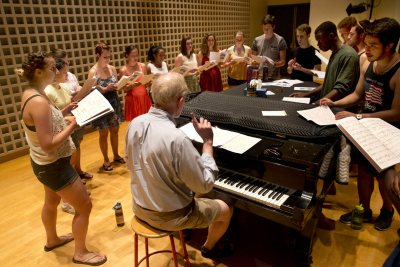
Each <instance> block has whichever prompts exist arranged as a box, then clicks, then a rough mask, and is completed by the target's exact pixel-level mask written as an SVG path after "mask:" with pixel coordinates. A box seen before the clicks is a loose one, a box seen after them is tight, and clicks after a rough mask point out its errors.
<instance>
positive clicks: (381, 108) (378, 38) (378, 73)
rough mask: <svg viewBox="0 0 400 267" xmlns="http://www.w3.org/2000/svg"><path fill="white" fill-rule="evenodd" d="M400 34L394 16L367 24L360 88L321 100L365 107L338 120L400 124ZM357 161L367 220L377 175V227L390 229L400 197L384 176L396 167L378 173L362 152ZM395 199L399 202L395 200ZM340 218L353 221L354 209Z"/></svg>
mask: <svg viewBox="0 0 400 267" xmlns="http://www.w3.org/2000/svg"><path fill="white" fill-rule="evenodd" d="M399 35H400V25H399V23H398V22H397V21H396V20H394V19H391V18H382V19H378V20H375V21H374V22H373V23H372V24H371V25H369V26H368V27H367V29H366V35H365V39H364V42H365V54H366V56H367V59H368V61H367V62H365V64H364V65H363V66H362V70H361V74H360V79H359V81H358V84H357V87H356V90H355V91H354V92H353V93H352V94H350V95H348V96H347V97H345V98H343V99H341V100H338V101H335V102H333V101H332V100H330V99H327V98H325V99H322V100H321V104H322V105H329V106H334V107H348V106H351V105H354V104H356V103H358V102H360V101H365V104H364V108H363V110H362V113H360V114H354V113H351V112H348V111H342V112H338V113H337V114H336V119H341V118H345V117H349V116H354V117H357V118H358V119H361V118H381V119H383V120H385V121H387V122H389V123H391V124H393V125H395V126H396V127H398V126H399V125H400V124H399V123H400V69H399V68H400V54H399V53H397V52H396V47H397V44H398V41H399ZM355 160H356V161H357V163H358V164H359V171H358V179H357V187H358V193H359V201H360V203H361V204H362V205H363V207H364V222H369V221H371V220H372V210H371V208H370V200H371V195H372V192H373V190H374V180H373V178H374V177H377V178H378V184H379V191H380V193H381V196H382V200H383V205H382V208H381V211H380V215H379V216H378V218H377V219H376V221H375V229H377V230H380V231H383V230H386V229H388V228H389V227H390V225H391V223H392V218H393V213H394V210H393V208H392V202H394V203H396V202H399V201H398V199H399V197H400V196H399V195H398V194H397V195H395V194H390V193H388V191H393V188H391V187H392V184H393V182H392V183H391V182H390V181H388V182H387V183H386V184H387V185H388V186H387V187H386V188H385V183H384V179H382V177H385V179H391V180H392V181H393V179H395V178H394V177H395V175H387V172H390V173H391V172H393V170H388V171H386V172H383V173H378V172H377V171H376V170H375V169H374V168H373V167H372V166H371V164H370V163H369V162H368V160H366V159H365V158H364V157H363V156H362V155H361V154H360V153H358V155H357V158H355ZM386 177H388V178H386ZM394 199H397V201H393V200H394ZM397 206H399V207H397ZM396 208H397V210H400V205H397V204H396ZM340 221H341V222H342V223H345V224H350V223H351V212H349V213H346V214H344V215H342V216H341V217H340Z"/></svg>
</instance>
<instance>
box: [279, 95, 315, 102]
mask: <svg viewBox="0 0 400 267" xmlns="http://www.w3.org/2000/svg"><path fill="white" fill-rule="evenodd" d="M282 101H287V102H295V103H303V104H310V98H309V97H286V96H285V97H284V98H282Z"/></svg>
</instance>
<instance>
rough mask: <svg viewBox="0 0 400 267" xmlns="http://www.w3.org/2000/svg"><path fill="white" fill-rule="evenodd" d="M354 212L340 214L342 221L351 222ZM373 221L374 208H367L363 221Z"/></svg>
mask: <svg viewBox="0 0 400 267" xmlns="http://www.w3.org/2000/svg"><path fill="white" fill-rule="evenodd" d="M352 214H353V212H352V211H350V212H348V213H345V214H343V215H342V216H340V222H341V223H344V224H351V217H352ZM371 221H372V210H371V209H369V210H365V211H364V216H363V222H365V223H367V222H371Z"/></svg>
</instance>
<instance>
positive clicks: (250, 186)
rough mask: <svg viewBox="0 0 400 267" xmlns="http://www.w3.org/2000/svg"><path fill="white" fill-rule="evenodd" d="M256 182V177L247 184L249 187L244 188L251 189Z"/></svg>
mask: <svg viewBox="0 0 400 267" xmlns="http://www.w3.org/2000/svg"><path fill="white" fill-rule="evenodd" d="M255 182H256V179H253V181H251V182H250V183H249V184H248V185H247V187H245V188H244V190H246V191H249V190H250V188H253V186H254V183H255Z"/></svg>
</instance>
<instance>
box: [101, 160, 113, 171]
mask: <svg viewBox="0 0 400 267" xmlns="http://www.w3.org/2000/svg"><path fill="white" fill-rule="evenodd" d="M103 169H104V170H105V171H106V172H109V171H112V170H113V167H112V166H111V163H110V162H104V163H103Z"/></svg>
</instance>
